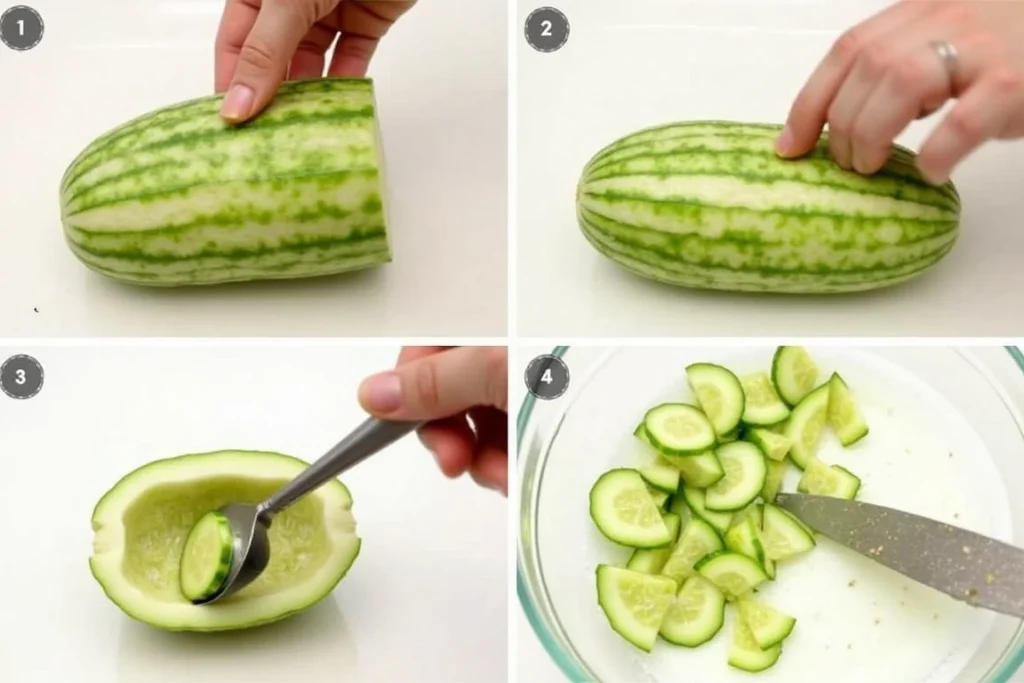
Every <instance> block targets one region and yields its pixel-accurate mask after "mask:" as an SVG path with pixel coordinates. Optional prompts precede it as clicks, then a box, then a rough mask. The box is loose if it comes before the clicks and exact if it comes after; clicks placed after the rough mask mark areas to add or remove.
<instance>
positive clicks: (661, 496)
mask: <svg viewBox="0 0 1024 683" xmlns="http://www.w3.org/2000/svg"><path fill="white" fill-rule="evenodd" d="M647 492H648V493H649V494H651V500H653V501H654V505H655V507H657V508H658V509H659V510H664V509H665V503H667V502H668V499H669V494H667V493H665V492H664V491H659V490H658V489H655V488H651V487H650V486H648V487H647Z"/></svg>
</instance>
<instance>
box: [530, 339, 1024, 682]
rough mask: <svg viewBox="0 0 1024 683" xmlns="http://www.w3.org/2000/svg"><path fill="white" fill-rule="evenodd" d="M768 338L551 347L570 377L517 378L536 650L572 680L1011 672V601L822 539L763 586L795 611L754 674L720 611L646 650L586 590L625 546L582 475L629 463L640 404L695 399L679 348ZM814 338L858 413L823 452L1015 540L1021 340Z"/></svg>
mask: <svg viewBox="0 0 1024 683" xmlns="http://www.w3.org/2000/svg"><path fill="white" fill-rule="evenodd" d="M773 351H774V347H757V346H749V345H735V346H732V345H729V346H718V347H714V348H701V347H697V346H685V347H678V348H662V347H642V348H619V349H614V348H608V347H589V346H586V347H575V346H574V347H572V348H569V347H558V348H556V349H554V351H553V353H554V354H556V355H558V356H560V357H562V359H563V360H564V361H565V362H566V364H567V365H568V367H569V370H570V375H571V380H570V385H569V388H568V390H567V391H566V392H565V393H564V394H563V395H562V396H561V397H560V398H558V399H556V400H553V401H539V400H537V399H535V398H533V397H532V396H527V398H526V400H525V401H524V402H523V405H522V407H521V409H520V412H519V417H518V423H517V427H518V437H517V438H518V460H519V469H520V492H521V494H520V511H519V514H520V534H519V553H518V577H517V580H518V592H519V598H520V601H521V603H522V606H523V609H524V611H525V613H526V615H527V617H528V619H529V621H530V623H531V624H532V626H533V628H534V630H535V632H536V633H537V635H538V637H539V638H540V640H541V642H542V643H543V645H544V647H545V648H546V649H547V651H548V653H549V654H550V655H551V657H552V658H553V659H554V661H555V662H556V663H557V665H558V666H559V668H560V669H561V670H562V671H563V672H564V674H565V675H566V677H567V678H568V679H569V680H570V681H574V682H580V683H583V682H589V681H607V682H609V683H611V682H613V681H614V682H616V683H617V682H619V681H631V682H633V681H650V682H652V683H653V682H655V681H658V682H667V681H678V680H689V681H699V682H700V683H733V682H734V681H737V682H740V681H750V680H759V681H768V682H770V683H773V682H775V681H785V683H820V681H822V680H825V679H828V680H829V681H830V683H863V682H864V681H872V683H1008V682H1009V681H1010V680H1011V678H1012V676H1013V674H1014V672H1015V671H1016V670H1017V668H1018V667H1020V665H1021V663H1022V662H1024V627H1022V622H1021V621H1020V620H1019V619H1014V618H1011V617H1007V616H1003V615H995V614H992V613H989V612H984V611H981V610H973V609H971V608H969V607H967V606H965V605H963V604H962V603H959V602H956V601H953V600H951V599H949V598H947V597H945V596H943V595H941V594H939V593H937V592H935V591H932V590H931V589H928V588H925V587H923V586H920V585H918V584H915V583H912V582H910V581H908V580H905V579H903V577H901V576H899V575H898V574H895V573H893V572H889V571H888V570H886V569H884V568H881V567H880V566H878V565H876V564H875V563H873V562H871V561H870V560H867V559H866V558H862V557H860V556H857V555H855V554H853V553H851V552H850V551H848V550H846V549H844V548H841V547H839V546H837V545H834V544H831V542H830V541H828V539H823V540H822V541H821V542H820V543H819V546H820V547H819V549H817V550H815V551H814V552H812V553H810V554H809V555H808V556H807V557H806V560H801V561H800V562H799V563H797V564H794V565H793V566H792V567H785V566H781V565H780V570H779V577H778V580H777V581H776V582H775V583H774V584H772V585H771V586H769V587H768V589H767V590H766V591H765V592H764V593H763V595H764V596H766V597H765V599H766V600H769V601H775V602H776V604H778V606H780V607H783V608H785V609H787V610H788V611H790V612H791V613H793V614H794V616H796V617H797V618H798V620H799V621H798V624H797V629H796V630H795V631H794V633H793V635H792V636H791V637H790V639H789V640H787V642H786V645H785V648H784V652H783V655H782V658H781V659H780V661H779V663H778V665H776V667H775V668H773V669H771V670H769V671H767V672H765V673H763V674H760V675H758V676H756V677H753V678H752V677H751V676H750V675H749V674H742V673H740V672H735V671H733V670H731V669H729V667H728V666H727V665H726V663H725V647H726V645H727V643H728V640H729V637H730V636H729V631H730V629H729V623H728V622H727V624H726V628H725V629H723V631H722V633H720V634H719V635H718V637H717V638H716V639H715V641H714V642H713V643H712V644H710V645H708V646H705V647H704V648H698V649H697V650H687V649H684V648H674V647H673V646H671V645H668V644H666V643H663V642H659V643H658V645H657V646H656V648H655V651H654V653H653V654H652V655H645V654H644V653H642V652H640V651H639V650H636V649H635V648H632V647H631V646H629V645H628V644H626V643H625V642H624V641H622V639H621V638H619V637H618V636H616V635H615V634H614V633H613V632H612V631H611V629H610V627H609V626H608V624H607V621H606V619H605V617H604V615H603V613H602V612H601V610H600V608H599V607H598V605H597V596H596V587H595V580H594V570H595V567H596V565H597V564H598V563H601V562H610V563H616V564H621V563H624V562H625V560H626V559H627V558H628V550H626V549H623V548H617V547H615V546H614V545H612V544H610V543H609V542H608V541H607V540H605V539H604V538H603V537H601V536H600V534H599V533H598V532H597V531H596V530H595V529H594V527H593V524H592V523H591V521H590V518H589V515H588V511H587V510H588V505H587V501H588V494H589V490H590V487H591V485H592V484H593V482H594V481H595V480H596V478H597V476H598V475H599V474H600V473H601V472H603V471H604V470H606V469H608V468H610V467H613V466H616V465H623V464H625V465H627V466H628V465H629V464H640V462H641V460H640V458H642V457H644V453H643V450H642V449H643V448H644V447H643V445H642V444H639V443H638V442H637V440H636V439H635V438H634V437H633V436H632V431H633V428H634V427H635V426H636V424H637V423H638V422H639V420H640V418H641V417H642V415H643V412H644V409H645V408H648V407H650V406H652V405H655V404H656V403H659V402H661V401H665V400H673V399H676V400H692V399H690V396H689V390H688V388H687V387H686V380H685V375H684V373H683V368H684V367H685V366H686V365H687V364H688V363H691V362H696V361H711V362H718V363H721V364H724V365H726V366H727V367H730V368H732V369H734V370H737V371H740V372H745V371H749V370H754V369H767V368H768V367H770V362H771V356H772V352H773ZM810 351H811V353H812V355H813V356H814V357H815V359H816V360H817V361H818V362H819V365H821V366H822V369H823V371H824V372H829V371H831V370H832V369H836V370H839V371H840V372H841V373H842V374H843V376H844V378H845V379H846V380H847V382H848V383H849V384H850V386H851V387H852V388H853V390H854V391H855V392H856V395H857V397H858V401H859V402H860V403H861V405H862V408H863V409H864V411H865V413H866V415H867V418H868V421H869V423H870V425H871V428H872V431H871V434H870V435H869V437H868V438H867V439H865V440H864V441H862V442H861V444H859V445H858V446H856V447H855V448H853V449H849V450H846V451H844V449H842V448H841V447H839V446H838V444H837V443H834V441H833V443H826V444H825V445H824V448H825V449H826V450H825V452H823V456H825V459H826V460H827V461H831V462H838V463H840V464H844V465H847V466H848V467H849V468H850V469H852V470H853V471H855V472H856V473H857V474H859V475H860V476H861V477H862V479H863V480H864V486H863V488H862V494H861V498H862V499H864V500H868V501H871V502H877V503H881V504H887V505H892V506H894V507H902V508H903V509H907V510H910V511H913V512H918V513H920V514H927V515H930V516H932V517H935V518H939V519H943V520H944V521H948V522H950V523H954V524H959V525H961V526H965V527H968V528H971V529H974V530H976V531H979V532H982V533H987V534H989V535H992V536H995V537H997V538H1002V539H1004V540H1007V541H1010V542H1013V543H1015V544H1016V545H1020V546H1024V497H1015V496H1013V495H1011V493H1010V492H1011V491H1016V490H1017V482H1024V419H1022V414H1024V356H1022V355H1021V353H1020V351H1019V350H1018V349H1017V348H1016V347H982V348H946V347H934V346H924V347H874V346H869V347H856V348H854V347H836V346H822V347H820V348H815V347H811V348H810ZM826 438H833V439H834V437H826ZM647 457H648V458H649V457H650V456H649V455H647ZM786 490H792V482H791V481H790V482H789V483H788V484H787V487H786ZM772 591H775V592H772Z"/></svg>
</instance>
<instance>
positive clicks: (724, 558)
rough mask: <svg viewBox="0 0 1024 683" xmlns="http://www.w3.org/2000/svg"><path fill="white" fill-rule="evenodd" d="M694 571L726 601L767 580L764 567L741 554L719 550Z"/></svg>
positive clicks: (740, 595)
mask: <svg viewBox="0 0 1024 683" xmlns="http://www.w3.org/2000/svg"><path fill="white" fill-rule="evenodd" d="M694 569H696V570H697V573H698V574H700V575H701V576H703V577H704V578H705V579H707V580H709V581H711V583H713V584H715V586H716V587H717V588H718V590H720V591H722V594H723V595H725V598H726V600H736V599H738V598H741V597H743V596H744V595H746V594H747V593H749V592H750V591H752V590H754V589H755V588H757V587H758V586H760V585H761V584H762V583H764V582H765V581H767V580H768V575H767V574H765V572H764V567H762V566H761V565H760V564H758V563H757V562H755V561H754V560H752V559H750V558H749V557H747V556H746V555H743V554H742V553H737V552H734V551H732V550H720V551H718V552H717V553H713V554H711V555H709V556H708V557H705V558H704V559H703V560H700V561H699V562H698V563H697V564H696V565H695V566H694Z"/></svg>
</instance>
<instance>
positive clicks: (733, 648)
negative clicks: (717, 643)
mask: <svg viewBox="0 0 1024 683" xmlns="http://www.w3.org/2000/svg"><path fill="white" fill-rule="evenodd" d="M781 654H782V646H781V645H773V646H772V647H770V648H768V649H767V650H762V649H761V648H760V647H758V645H757V641H756V640H754V634H753V633H751V631H750V627H749V626H748V625H747V623H746V622H745V621H743V619H742V618H737V619H736V620H735V623H734V624H733V635H732V642H731V643H730V644H729V659H728V662H729V666H731V667H733V668H736V669H739V670H741V671H748V672H750V673H758V672H759V671H765V670H766V669H770V668H771V667H773V666H775V663H776V662H778V661H779V655H781Z"/></svg>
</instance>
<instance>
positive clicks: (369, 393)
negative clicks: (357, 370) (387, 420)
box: [359, 373, 402, 413]
mask: <svg viewBox="0 0 1024 683" xmlns="http://www.w3.org/2000/svg"><path fill="white" fill-rule="evenodd" d="M359 393H360V395H361V396H362V397H363V404H364V407H365V408H366V409H367V410H370V411H371V412H374V413H393V412H395V411H396V410H398V409H399V408H401V407H402V385H401V382H399V380H398V376H397V375H394V374H392V373H384V374H383V375H374V376H373V377H370V378H369V379H367V380H366V381H365V382H363V386H362V387H360V390H359Z"/></svg>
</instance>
